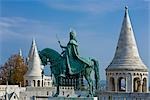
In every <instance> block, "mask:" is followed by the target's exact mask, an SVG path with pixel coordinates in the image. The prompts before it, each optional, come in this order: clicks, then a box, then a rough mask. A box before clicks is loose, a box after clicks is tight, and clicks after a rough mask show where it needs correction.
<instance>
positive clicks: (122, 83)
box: [118, 77, 126, 92]
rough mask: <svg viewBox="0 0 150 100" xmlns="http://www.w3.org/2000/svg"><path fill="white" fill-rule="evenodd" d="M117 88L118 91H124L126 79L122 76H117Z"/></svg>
mask: <svg viewBox="0 0 150 100" xmlns="http://www.w3.org/2000/svg"><path fill="white" fill-rule="evenodd" d="M118 89H119V91H124V92H125V91H126V79H125V78H124V77H120V78H118Z"/></svg>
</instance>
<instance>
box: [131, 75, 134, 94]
mask: <svg viewBox="0 0 150 100" xmlns="http://www.w3.org/2000/svg"><path fill="white" fill-rule="evenodd" d="M130 78H131V79H130V84H131V89H130V92H133V91H134V90H133V89H134V87H133V84H134V77H133V76H132V74H131V76H130Z"/></svg>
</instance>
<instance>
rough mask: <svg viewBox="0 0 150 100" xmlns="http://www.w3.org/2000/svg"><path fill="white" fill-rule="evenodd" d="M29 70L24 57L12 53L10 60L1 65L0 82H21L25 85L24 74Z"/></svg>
mask: <svg viewBox="0 0 150 100" xmlns="http://www.w3.org/2000/svg"><path fill="white" fill-rule="evenodd" d="M26 72H27V65H26V64H25V62H24V59H23V58H22V57H21V56H20V55H18V54H15V55H12V56H11V57H10V58H9V59H8V61H7V62H6V63H5V64H4V65H2V66H1V67H0V84H6V81H8V83H9V84H18V85H19V84H20V82H21V85H22V86H23V85H24V77H23V76H24V75H25V73H26Z"/></svg>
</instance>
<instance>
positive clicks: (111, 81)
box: [109, 77, 115, 91]
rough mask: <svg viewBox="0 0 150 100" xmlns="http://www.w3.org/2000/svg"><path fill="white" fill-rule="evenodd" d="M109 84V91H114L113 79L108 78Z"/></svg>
mask: <svg viewBox="0 0 150 100" xmlns="http://www.w3.org/2000/svg"><path fill="white" fill-rule="evenodd" d="M109 83H110V84H109V85H110V90H111V91H115V80H114V78H113V77H111V78H110V82H109Z"/></svg>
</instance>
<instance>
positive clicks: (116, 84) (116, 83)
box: [112, 77, 118, 92]
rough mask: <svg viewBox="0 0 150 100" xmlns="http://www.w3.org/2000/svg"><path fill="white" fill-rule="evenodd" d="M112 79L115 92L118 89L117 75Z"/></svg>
mask: <svg viewBox="0 0 150 100" xmlns="http://www.w3.org/2000/svg"><path fill="white" fill-rule="evenodd" d="M114 80H115V92H117V91H118V77H114ZM112 85H113V84H112Z"/></svg>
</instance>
